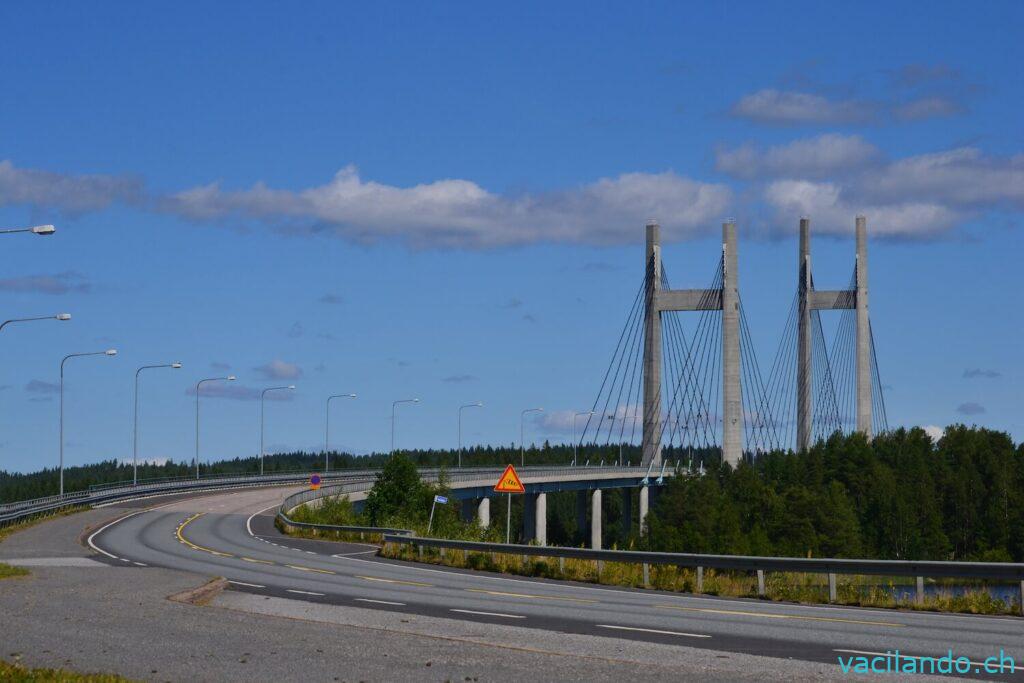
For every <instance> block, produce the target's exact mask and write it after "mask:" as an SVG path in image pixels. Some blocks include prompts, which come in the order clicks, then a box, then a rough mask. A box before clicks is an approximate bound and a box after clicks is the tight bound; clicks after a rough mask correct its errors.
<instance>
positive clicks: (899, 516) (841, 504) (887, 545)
mask: <svg viewBox="0 0 1024 683" xmlns="http://www.w3.org/2000/svg"><path fill="white" fill-rule="evenodd" d="M402 453H403V455H404V456H406V457H408V459H409V460H411V461H412V462H413V463H415V464H416V465H419V466H421V467H447V468H451V469H454V468H455V466H456V463H457V462H458V453H457V452H456V451H454V450H443V449H435V450H410V451H402ZM639 455H640V454H639V448H638V447H636V446H631V445H623V447H622V448H621V449H620V448H619V446H618V445H608V446H600V447H598V446H594V445H586V446H585V447H581V448H580V449H579V453H578V458H579V465H580V466H582V465H583V464H584V463H585V462H589V463H590V464H591V465H596V464H598V463H600V462H604V463H606V464H610V463H613V462H617V461H618V459H619V458H620V457H621V458H622V461H623V462H633V463H636V462H637V461H638V460H639ZM389 457H390V456H389V454H381V453H378V454H373V455H368V456H353V455H351V454H346V453H332V455H331V463H332V465H331V467H332V469H350V468H377V467H380V466H381V465H382V464H383V463H384V462H386V461H387V459H388V458H389ZM520 457H523V458H524V459H525V461H526V463H527V464H536V465H540V464H557V465H566V464H569V463H570V462H571V461H572V458H573V448H572V446H571V445H565V444H558V445H552V444H549V443H544V444H542V445H538V446H533V447H530V448H527V449H526V452H525V454H524V455H522V456H521V454H520V451H519V449H518V448H517V447H516V446H515V445H509V446H498V447H493V446H486V447H471V448H467V449H465V450H464V451H463V453H462V463H463V466H466V467H471V466H496V465H504V464H506V463H509V462H511V463H514V464H516V465H518V463H519V461H520ZM665 458H666V460H667V461H668V462H669V463H671V464H672V465H675V466H679V467H680V469H681V470H682V471H684V472H694V473H696V472H700V471H703V476H681V477H666V478H665V485H664V486H663V487H660V490H659V491H658V493H657V495H655V496H654V498H653V500H652V504H651V510H650V514H649V517H648V529H649V534H648V535H647V536H646V537H644V538H640V537H639V535H638V534H637V529H636V528H632V529H626V528H625V526H624V525H623V523H622V519H623V517H624V516H623V508H622V506H623V504H624V502H623V499H622V498H621V497H620V496H617V495H607V496H606V497H605V501H604V505H603V517H604V523H603V528H604V541H603V544H604V547H612V546H613V545H614V546H618V547H635V548H645V549H651V550H661V551H673V552H696V553H725V554H744V555H776V556H791V557H807V556H813V557H864V558H884V559H909V560H914V559H930V560H984V561H1006V562H1009V561H1016V562H1020V561H1024V444H1014V442H1013V440H1012V439H1011V438H1010V436H1009V435H1008V434H1006V433H1003V432H998V431H993V430H989V429H981V428H976V427H966V426H963V425H957V426H952V427H950V428H948V429H947V430H946V432H945V434H944V436H943V437H942V438H941V439H939V441H938V442H937V443H936V442H933V441H932V439H931V437H929V436H928V434H926V433H925V432H924V431H923V430H921V429H917V428H914V429H909V430H906V429H899V430H895V431H892V432H888V433H885V434H881V435H878V436H876V437H875V438H874V440H872V441H871V442H870V443H869V442H867V441H866V440H865V439H864V438H863V437H862V436H860V435H857V434H853V435H843V434H836V435H834V436H833V437H832V438H830V439H829V440H828V441H824V442H819V443H818V444H816V445H815V446H814V447H812V448H811V449H810V450H808V451H807V452H804V453H793V452H782V451H776V452H770V453H762V454H759V455H758V456H757V457H756V458H749V459H748V460H747V461H746V462H744V463H742V464H741V465H740V466H739V467H738V468H736V469H733V468H731V467H728V466H725V465H721V464H720V461H719V456H718V454H717V451H694V452H689V451H687V450H684V449H665ZM322 464H323V455H322V454H318V453H302V452H299V453H285V454H278V455H274V456H268V457H267V459H266V462H265V468H266V471H267V472H268V473H271V472H284V471H309V472H313V471H322ZM257 468H258V463H257V460H256V459H255V458H241V459H235V460H225V461H218V462H214V463H212V464H203V465H202V473H203V475H204V476H205V475H207V474H236V473H244V472H253V471H255V470H256V469H257ZM192 473H194V469H193V468H192V466H191V465H190V464H189V463H187V462H181V463H174V462H168V463H165V464H162V465H149V464H147V465H143V466H140V472H139V477H140V480H144V479H153V478H161V477H180V476H191V475H192ZM130 479H131V465H130V464H126V463H125V462H124V461H113V460H112V461H106V462H101V463H96V464H94V465H88V466H82V467H70V468H68V469H67V470H66V471H65V485H66V488H67V490H68V491H75V490H82V489H84V488H87V487H88V486H89V485H94V484H104V483H110V482H117V481H130ZM56 486H57V472H56V470H53V469H47V470H43V471H40V472H36V473H32V474H8V473H6V472H2V471H0V501H3V502H7V501H12V500H23V499H26V498H33V497H38V496H44V495H51V494H53V493H55V492H56ZM573 495H574V494H572V493H564V494H551V495H549V501H548V539H549V542H551V543H555V544H560V545H578V544H580V543H581V542H583V541H584V540H585V535H584V534H583V533H582V532H581V530H580V529H578V528H577V526H578V523H577V519H576V508H575V501H574V499H573ZM632 505H633V506H634V513H633V519H634V520H635V519H636V518H637V517H636V515H637V510H636V509H635V506H636V499H635V496H634V497H633V502H632ZM501 507H503V506H498V508H495V510H494V513H493V514H494V517H495V519H497V518H498V517H499V516H500V515H501V514H502V512H501V510H500V508H501ZM513 515H514V517H513V528H517V527H518V525H519V524H520V523H521V519H522V501H521V500H518V499H516V500H515V501H514V507H513ZM633 526H634V527H636V525H635V523H634V525H633Z"/></svg>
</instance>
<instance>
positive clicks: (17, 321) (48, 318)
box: [0, 313, 71, 330]
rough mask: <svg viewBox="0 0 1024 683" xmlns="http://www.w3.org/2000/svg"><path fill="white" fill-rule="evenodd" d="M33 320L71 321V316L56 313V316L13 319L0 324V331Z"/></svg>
mask: <svg viewBox="0 0 1024 683" xmlns="http://www.w3.org/2000/svg"><path fill="white" fill-rule="evenodd" d="M34 320H71V314H70V313H58V314H57V315H42V316H39V317H37V318H14V319H13V320H5V321H3V322H2V323H0V330H2V329H4V328H5V327H7V326H8V325H10V324H11V323H28V322H32V321H34Z"/></svg>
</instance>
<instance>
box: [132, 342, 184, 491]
mask: <svg viewBox="0 0 1024 683" xmlns="http://www.w3.org/2000/svg"><path fill="white" fill-rule="evenodd" d="M153 368H174V369H175V370H179V369H181V363H179V362H177V361H175V362H173V363H165V364H163V365H143V366H142V367H141V368H139V369H138V370H136V371H135V418H134V419H133V421H132V486H138V485H139V373H140V372H142V371H143V370H151V369H153Z"/></svg>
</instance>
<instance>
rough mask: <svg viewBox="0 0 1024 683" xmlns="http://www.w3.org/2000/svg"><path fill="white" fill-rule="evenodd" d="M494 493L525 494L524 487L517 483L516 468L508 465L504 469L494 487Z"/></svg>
mask: <svg viewBox="0 0 1024 683" xmlns="http://www.w3.org/2000/svg"><path fill="white" fill-rule="evenodd" d="M494 491H495V492H496V493H526V487H525V486H523V482H521V481H519V475H518V474H516V468H515V467H512V465H509V466H508V467H506V468H505V473H504V474H502V475H501V479H499V480H498V483H497V484H495V485H494Z"/></svg>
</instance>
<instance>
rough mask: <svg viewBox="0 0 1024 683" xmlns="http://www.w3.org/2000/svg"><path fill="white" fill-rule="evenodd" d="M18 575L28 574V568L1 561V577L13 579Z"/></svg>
mask: <svg viewBox="0 0 1024 683" xmlns="http://www.w3.org/2000/svg"><path fill="white" fill-rule="evenodd" d="M18 576H28V570H27V569H25V568H24V567H12V566H11V565H9V564H4V563H3V562H0V579H13V578H15V577H18Z"/></svg>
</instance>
